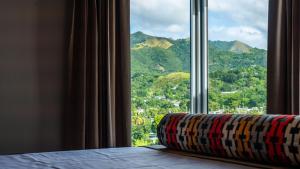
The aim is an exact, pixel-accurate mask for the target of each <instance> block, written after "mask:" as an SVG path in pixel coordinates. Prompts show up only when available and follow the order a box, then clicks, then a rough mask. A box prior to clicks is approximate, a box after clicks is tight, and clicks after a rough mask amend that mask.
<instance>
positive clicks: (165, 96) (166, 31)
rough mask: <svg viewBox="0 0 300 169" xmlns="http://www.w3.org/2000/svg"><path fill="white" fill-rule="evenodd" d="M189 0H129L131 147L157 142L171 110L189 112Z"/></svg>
mask: <svg viewBox="0 0 300 169" xmlns="http://www.w3.org/2000/svg"><path fill="white" fill-rule="evenodd" d="M190 53H191V52H190V2H189V0H176V1H174V0H131V83H132V86H131V88H132V89H131V91H132V92H131V95H132V98H131V102H132V105H131V107H132V109H131V110H132V140H133V145H134V146H141V145H149V144H155V143H156V142H157V139H156V126H157V124H158V122H159V121H160V119H161V118H162V117H163V116H164V115H165V114H167V113H169V112H189V111H190V62H191V59H190V58H191V57H190Z"/></svg>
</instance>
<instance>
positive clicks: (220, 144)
mask: <svg viewBox="0 0 300 169" xmlns="http://www.w3.org/2000/svg"><path fill="white" fill-rule="evenodd" d="M157 136H158V139H159V141H160V143H161V144H163V145H165V146H166V147H168V148H172V149H177V150H183V151H190V152H196V153H202V154H208V155H213V156H221V157H230V158H237V159H243V160H252V161H259V162H267V163H273V164H274V163H277V164H283V165H300V116H293V115H231V114H223V115H220V114H218V115H214V114H186V113H177V114H167V115H166V116H165V117H164V118H163V119H162V120H161V121H160V123H159V125H158V128H157Z"/></svg>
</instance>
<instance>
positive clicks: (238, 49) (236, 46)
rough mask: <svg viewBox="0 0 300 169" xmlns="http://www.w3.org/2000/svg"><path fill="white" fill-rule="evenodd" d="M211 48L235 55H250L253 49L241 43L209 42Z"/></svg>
mask: <svg viewBox="0 0 300 169" xmlns="http://www.w3.org/2000/svg"><path fill="white" fill-rule="evenodd" d="M208 43H209V45H210V46H212V47H213V48H217V49H219V50H221V51H230V52H234V53H250V50H251V47H250V46H249V45H247V44H245V43H243V42H241V41H237V40H235V41H229V42H227V41H209V42H208Z"/></svg>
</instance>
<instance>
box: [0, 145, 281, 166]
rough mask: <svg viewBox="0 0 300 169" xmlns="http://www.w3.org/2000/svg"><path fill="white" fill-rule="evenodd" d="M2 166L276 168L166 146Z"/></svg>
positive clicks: (0, 159)
mask: <svg viewBox="0 0 300 169" xmlns="http://www.w3.org/2000/svg"><path fill="white" fill-rule="evenodd" d="M0 168H1V169H29V168H30V169H36V168H42V169H100V168H101V169H124V168H126V169H137V168H139V169H140V168H141V169H150V168H151V169H169V168H171V169H193V168H197V169H219V168H220V169H250V168H252V169H253V168H276V167H274V166H266V165H258V164H253V163H249V162H239V161H234V160H229V159H222V158H214V157H207V156H200V155H196V154H192V153H183V152H179V151H178V152H177V151H173V150H169V149H166V148H164V147H163V146H152V147H125V148H107V149H92V150H78V151H60V152H46V153H31V154H18V155H5V156H0Z"/></svg>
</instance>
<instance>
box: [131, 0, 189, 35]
mask: <svg viewBox="0 0 300 169" xmlns="http://www.w3.org/2000/svg"><path fill="white" fill-rule="evenodd" d="M189 15H190V3H189V0H131V23H132V25H133V26H134V28H133V31H136V29H139V30H142V31H144V32H146V33H149V34H152V35H157V36H165V37H173V38H182V37H187V36H188V33H189V24H190V20H189V19H190V16H189ZM133 26H132V27H133Z"/></svg>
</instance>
